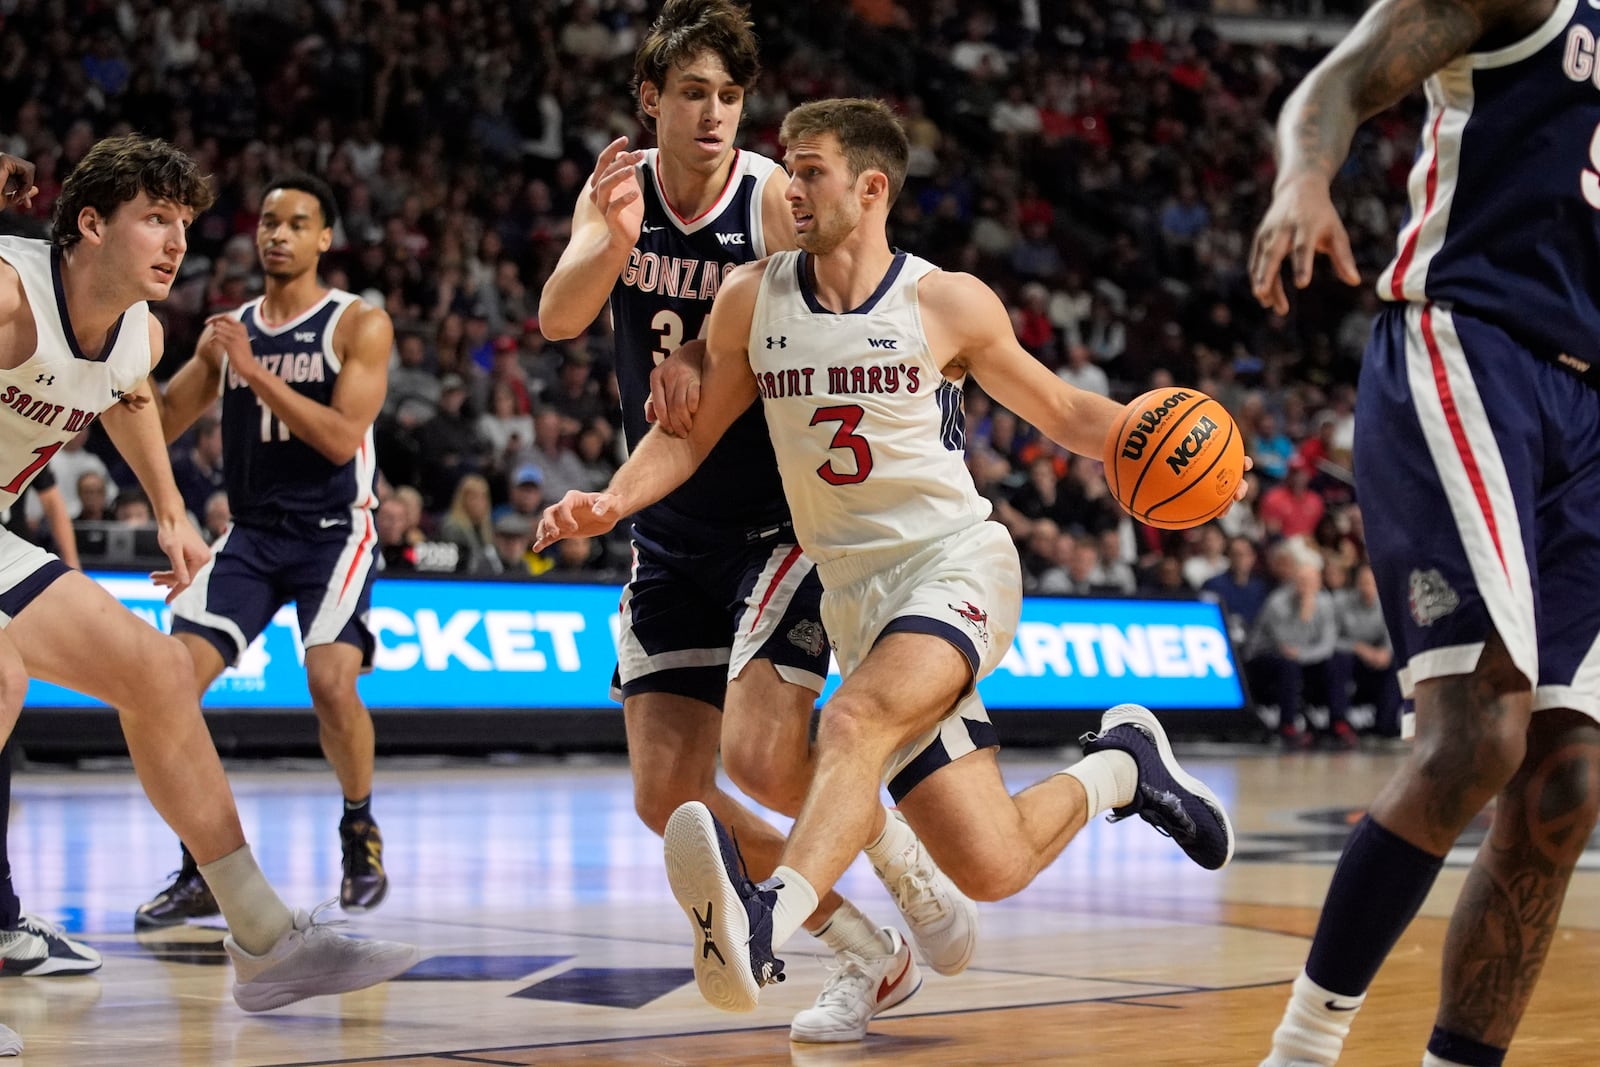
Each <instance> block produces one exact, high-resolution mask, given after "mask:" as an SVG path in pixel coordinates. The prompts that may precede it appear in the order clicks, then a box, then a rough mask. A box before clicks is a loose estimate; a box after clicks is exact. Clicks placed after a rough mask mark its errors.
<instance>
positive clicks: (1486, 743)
mask: <svg viewBox="0 0 1600 1067" xmlns="http://www.w3.org/2000/svg"><path fill="white" fill-rule="evenodd" d="M1440 710H1441V711H1443V714H1439V715H1438V716H1437V718H1438V728H1437V729H1434V730H1419V732H1418V737H1417V750H1416V755H1415V762H1416V765H1417V766H1418V767H1419V768H1420V770H1421V771H1422V774H1423V775H1424V776H1425V777H1426V778H1427V779H1429V780H1430V781H1433V782H1437V783H1441V784H1448V783H1457V784H1459V785H1462V786H1466V787H1469V788H1471V789H1473V790H1474V791H1478V792H1484V793H1491V794H1492V793H1497V792H1499V791H1500V789H1501V788H1503V787H1504V786H1505V785H1506V783H1507V782H1509V781H1511V778H1512V776H1513V775H1515V774H1516V773H1517V768H1518V767H1520V766H1521V765H1522V761H1523V758H1524V757H1525V756H1526V755H1527V751H1528V736H1527V728H1528V719H1527V716H1526V715H1519V714H1515V713H1511V714H1506V713H1504V711H1503V709H1498V708H1495V707H1493V706H1492V705H1491V704H1490V703H1488V702H1482V701H1472V700H1468V701H1464V702H1462V703H1461V704H1459V705H1457V706H1456V707H1454V708H1451V709H1448V710H1445V709H1440ZM1421 714H1422V713H1420V712H1419V718H1420V717H1421Z"/></svg>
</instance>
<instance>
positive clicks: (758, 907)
mask: <svg viewBox="0 0 1600 1067" xmlns="http://www.w3.org/2000/svg"><path fill="white" fill-rule="evenodd" d="M662 845H663V848H664V850H665V852H666V859H667V881H668V882H669V883H670V884H671V885H672V895H673V896H675V897H677V898H678V906H679V907H680V908H682V909H683V913H684V914H685V915H687V916H688V917H689V921H690V922H692V923H694V936H695V957H694V980H695V983H696V984H697V985H698V986H699V987H700V995H701V996H703V997H705V998H706V1003H708V1004H710V1005H711V1006H712V1007H715V1008H721V1009H722V1010H723V1011H754V1010H755V1009H756V1005H757V1003H759V1001H760V997H761V987H762V986H765V985H771V984H772V983H774V982H781V981H783V961H782V960H780V959H778V958H777V957H776V956H775V955H773V953H772V911H773V908H774V907H776V906H777V903H778V888H779V887H780V886H781V885H782V883H781V882H780V881H779V880H778V879H776V878H769V879H767V880H766V881H765V882H762V883H761V884H760V885H756V884H755V883H753V882H751V881H750V876H749V874H748V873H746V871H745V866H744V857H742V856H740V855H739V848H738V846H737V845H736V844H735V843H734V841H733V839H732V838H731V837H730V836H729V835H728V832H727V831H726V830H724V829H723V827H722V824H721V823H719V822H717V820H716V817H715V816H713V815H712V814H711V809H710V808H707V807H706V806H705V805H704V804H702V803H700V802H699V801H695V800H691V801H690V802H689V803H687V804H683V805H680V806H679V808H678V810H677V811H674V812H673V813H672V818H670V819H668V820H667V832H666V833H665V834H663V835H662Z"/></svg>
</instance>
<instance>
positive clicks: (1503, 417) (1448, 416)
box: [1355, 304, 1600, 719]
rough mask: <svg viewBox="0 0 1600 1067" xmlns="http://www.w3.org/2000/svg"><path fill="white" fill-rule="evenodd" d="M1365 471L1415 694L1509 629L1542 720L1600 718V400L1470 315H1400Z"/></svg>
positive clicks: (1380, 332)
mask: <svg viewBox="0 0 1600 1067" xmlns="http://www.w3.org/2000/svg"><path fill="white" fill-rule="evenodd" d="M1355 468H1356V494H1357V499H1358V500H1359V501H1360V504H1361V513H1362V519H1363V525H1364V526H1365V528H1366V536H1367V549H1368V553H1369V554H1370V556H1371V558H1372V567H1373V573H1374V576H1375V577H1376V578H1377V582H1378V590H1379V595H1380V598H1381V600H1382V602H1383V610H1384V616H1385V618H1386V619H1387V621H1388V625H1389V633H1390V635H1391V636H1392V637H1393V639H1394V645H1395V654H1396V663H1398V664H1399V665H1400V668H1401V670H1400V683H1401V688H1402V691H1403V692H1404V693H1405V694H1406V695H1407V696H1410V695H1411V693H1412V690H1413V688H1414V687H1415V685H1416V684H1417V683H1418V682H1423V681H1427V680H1428V679H1431V678H1440V677H1445V676H1448V675H1454V674H1466V673H1469V672H1471V671H1472V670H1473V668H1474V667H1475V666H1476V664H1477V662H1478V658H1479V655H1480V654H1481V653H1482V651H1483V647H1484V643H1485V641H1486V640H1487V639H1488V637H1489V635H1490V634H1491V633H1498V634H1499V635H1500V638H1501V640H1502V641H1504V642H1505V646H1506V648H1507V650H1508V651H1509V652H1510V654H1511V658H1512V660H1513V662H1514V663H1515V664H1516V666H1517V668H1518V669H1519V670H1520V671H1521V672H1522V673H1523V675H1524V676H1526V677H1527V678H1528V679H1529V680H1530V682H1531V683H1532V685H1533V706H1534V708H1535V709H1536V710H1539V709H1546V708H1573V709H1575V710H1577V711H1581V712H1584V713H1585V714H1587V715H1590V716H1593V717H1595V718H1597V719H1600V640H1597V639H1600V588H1597V581H1600V393H1596V391H1595V390H1593V389H1591V388H1589V387H1588V386H1587V385H1585V384H1584V383H1583V382H1581V381H1580V380H1578V378H1576V377H1575V376H1574V375H1572V374H1570V373H1568V372H1567V371H1565V370H1562V369H1561V368H1559V367H1557V366H1555V365H1554V364H1552V363H1548V362H1546V361H1544V360H1541V359H1539V358H1537V357H1535V356H1533V355H1532V354H1530V353H1529V352H1528V350H1527V349H1526V348H1525V347H1523V346H1522V345H1521V344H1519V343H1518V342H1517V341H1515V340H1514V339H1512V338H1511V337H1510V336H1509V335H1508V334H1506V333H1505V332H1504V331H1503V330H1501V329H1499V328H1498V327H1495V326H1491V325H1489V324H1488V323H1485V322H1482V321H1479V320H1477V319H1474V318H1472V317H1470V316H1469V315H1467V314H1466V313H1465V312H1462V311H1452V310H1450V309H1448V308H1445V307H1442V306H1440V305H1435V304H1412V305H1406V306H1401V307H1393V308H1389V309H1387V310H1385V311H1384V312H1383V313H1382V314H1381V315H1380V316H1379V318H1378V320H1377V322H1376V323H1375V324H1374V327H1373V334H1372V340H1371V342H1370V343H1369V344H1368V346H1367V351H1366V357H1365V360H1364V362H1363V364H1362V368H1361V379H1360V383H1359V386H1358V390H1357V401H1356V446H1355Z"/></svg>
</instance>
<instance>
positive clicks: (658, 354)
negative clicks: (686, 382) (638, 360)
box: [650, 308, 711, 367]
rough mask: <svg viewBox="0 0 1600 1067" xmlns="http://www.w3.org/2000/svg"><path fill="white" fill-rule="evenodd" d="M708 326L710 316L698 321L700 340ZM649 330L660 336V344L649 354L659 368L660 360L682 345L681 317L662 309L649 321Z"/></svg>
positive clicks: (667, 309)
mask: <svg viewBox="0 0 1600 1067" xmlns="http://www.w3.org/2000/svg"><path fill="white" fill-rule="evenodd" d="M710 325H711V316H710V315H706V316H704V317H703V318H702V319H701V320H700V339H701V340H705V336H706V327H707V326H710ZM650 328H651V329H652V330H655V331H656V332H657V333H659V334H660V335H661V343H660V344H659V345H657V346H656V348H655V350H654V351H653V352H651V353H650V359H651V360H652V361H653V362H654V363H655V365H656V366H658V367H659V366H661V361H662V360H664V359H666V358H667V357H668V356H670V355H672V353H674V352H676V351H677V350H678V349H679V348H680V347H681V346H682V345H683V316H682V315H680V314H678V313H677V312H676V311H673V310H672V309H671V308H662V309H661V310H660V311H658V312H656V313H655V316H654V317H653V318H652V319H651V320H650Z"/></svg>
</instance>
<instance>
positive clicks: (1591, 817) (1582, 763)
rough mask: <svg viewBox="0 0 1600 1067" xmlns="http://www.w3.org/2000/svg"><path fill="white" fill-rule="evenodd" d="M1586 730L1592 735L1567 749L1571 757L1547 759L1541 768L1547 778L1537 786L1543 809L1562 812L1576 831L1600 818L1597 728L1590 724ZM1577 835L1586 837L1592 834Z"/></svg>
mask: <svg viewBox="0 0 1600 1067" xmlns="http://www.w3.org/2000/svg"><path fill="white" fill-rule="evenodd" d="M1584 732H1585V733H1586V734H1587V735H1588V736H1587V737H1586V738H1585V739H1583V740H1580V742H1579V743H1578V744H1574V745H1571V746H1570V747H1568V748H1567V749H1566V755H1567V757H1568V758H1561V757H1557V758H1555V759H1549V760H1545V761H1543V765H1542V766H1541V767H1540V768H1539V774H1540V775H1541V776H1542V777H1543V779H1544V780H1543V782H1542V783H1540V785H1539V788H1538V790H1537V803H1538V807H1539V809H1540V810H1541V811H1551V812H1560V813H1562V817H1563V818H1564V819H1565V820H1567V821H1569V823H1570V825H1571V826H1572V827H1573V829H1574V832H1576V831H1577V830H1578V829H1580V828H1582V827H1585V826H1586V827H1588V828H1589V829H1590V830H1593V829H1594V825H1595V821H1596V820H1597V819H1600V758H1597V757H1596V745H1595V741H1596V740H1597V737H1596V731H1595V730H1594V729H1593V727H1592V726H1588V727H1585V731H1584ZM1585 741H1586V742H1587V743H1584V742H1585ZM1577 836H1578V838H1579V839H1586V838H1587V837H1588V834H1587V832H1585V833H1582V834H1578V835H1577Z"/></svg>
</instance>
